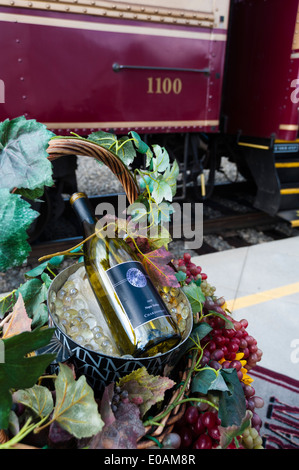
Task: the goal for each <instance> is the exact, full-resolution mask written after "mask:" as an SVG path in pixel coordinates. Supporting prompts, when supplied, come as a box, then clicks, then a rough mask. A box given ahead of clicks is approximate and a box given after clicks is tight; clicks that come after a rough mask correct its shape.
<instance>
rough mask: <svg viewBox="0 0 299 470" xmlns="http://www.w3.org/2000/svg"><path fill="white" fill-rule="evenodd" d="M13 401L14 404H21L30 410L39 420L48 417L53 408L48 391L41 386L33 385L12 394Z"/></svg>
mask: <svg viewBox="0 0 299 470" xmlns="http://www.w3.org/2000/svg"><path fill="white" fill-rule="evenodd" d="M13 400H14V402H15V403H16V402H17V403H22V404H23V405H25V406H27V407H28V408H31V410H32V411H34V413H35V414H36V415H37V416H39V417H40V418H44V417H45V416H48V415H49V414H50V413H51V412H52V410H53V408H54V403H53V398H52V394H51V392H50V390H49V389H48V388H47V387H43V386H42V385H34V386H33V387H31V388H27V389H25V390H18V391H17V392H15V393H14V394H13Z"/></svg>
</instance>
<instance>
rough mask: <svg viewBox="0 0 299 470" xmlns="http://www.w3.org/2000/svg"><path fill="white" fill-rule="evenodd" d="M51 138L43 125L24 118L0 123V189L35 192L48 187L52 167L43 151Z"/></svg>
mask: <svg viewBox="0 0 299 470" xmlns="http://www.w3.org/2000/svg"><path fill="white" fill-rule="evenodd" d="M53 135H54V134H53V133H52V132H50V131H49V130H48V129H47V128H46V126H45V125H44V124H41V123H39V122H37V121H35V120H34V119H32V120H27V119H26V118H25V117H24V116H21V117H18V118H16V119H12V120H11V121H10V120H9V119H6V120H5V121H3V122H2V123H0V159H1V180H0V188H7V189H9V190H12V189H13V188H15V187H17V188H24V189H29V190H35V189H37V188H39V189H43V187H44V186H52V185H53V179H52V165H51V162H50V161H49V160H48V158H47V157H48V154H47V152H46V149H47V147H48V142H49V140H50V138H51V137H52V136H53ZM39 195H40V192H39Z"/></svg>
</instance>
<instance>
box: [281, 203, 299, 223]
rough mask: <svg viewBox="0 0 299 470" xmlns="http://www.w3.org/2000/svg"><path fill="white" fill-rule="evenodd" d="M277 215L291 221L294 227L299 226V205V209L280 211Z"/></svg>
mask: <svg viewBox="0 0 299 470" xmlns="http://www.w3.org/2000/svg"><path fill="white" fill-rule="evenodd" d="M277 216H278V217H280V218H281V219H283V220H286V221H287V222H289V223H290V224H291V226H292V227H299V206H298V210H295V209H294V210H286V211H280V212H278V213H277Z"/></svg>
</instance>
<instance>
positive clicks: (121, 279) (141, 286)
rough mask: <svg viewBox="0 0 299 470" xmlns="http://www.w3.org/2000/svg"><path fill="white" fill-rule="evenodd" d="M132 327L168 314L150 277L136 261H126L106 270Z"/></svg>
mask: <svg viewBox="0 0 299 470" xmlns="http://www.w3.org/2000/svg"><path fill="white" fill-rule="evenodd" d="M106 273H107V275H108V277H109V280H110V282H111V284H112V286H113V288H114V290H115V292H116V294H117V297H118V299H119V301H120V303H121V304H122V306H123V308H124V310H125V312H126V314H127V316H128V318H129V320H130V322H131V325H132V327H133V328H137V327H138V326H141V325H143V324H144V323H147V322H149V321H151V320H154V319H156V318H159V317H163V316H166V315H167V316H170V313H169V312H168V310H167V308H166V306H165V304H164V302H163V300H162V299H161V297H160V295H159V294H158V292H157V290H156V288H155V287H154V285H153V283H152V281H151V279H150V277H149V276H148V274H147V272H146V271H145V269H144V268H143V266H142V264H141V263H140V262H138V261H126V262H124V263H120V264H118V265H116V266H113V267H112V268H110V269H108V270H107V271H106Z"/></svg>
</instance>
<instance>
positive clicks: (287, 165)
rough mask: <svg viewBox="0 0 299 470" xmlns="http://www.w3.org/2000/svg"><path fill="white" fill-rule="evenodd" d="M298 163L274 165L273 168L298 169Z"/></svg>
mask: <svg viewBox="0 0 299 470" xmlns="http://www.w3.org/2000/svg"><path fill="white" fill-rule="evenodd" d="M298 167H299V162H286V163H275V168H298Z"/></svg>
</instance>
